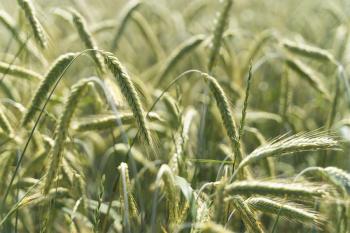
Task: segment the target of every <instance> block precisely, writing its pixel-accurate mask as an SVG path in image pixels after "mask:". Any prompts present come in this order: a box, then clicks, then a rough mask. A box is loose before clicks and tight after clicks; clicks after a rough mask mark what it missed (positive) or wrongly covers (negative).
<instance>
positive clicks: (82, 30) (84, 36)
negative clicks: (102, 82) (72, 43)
mask: <svg viewBox="0 0 350 233" xmlns="http://www.w3.org/2000/svg"><path fill="white" fill-rule="evenodd" d="M70 11H71V14H72V16H73V23H74V25H75V28H76V29H77V31H78V34H79V37H80V39H81V40H82V41H83V43H84V45H85V48H86V49H94V51H90V54H91V56H92V58H93V59H94V61H95V63H96V65H97V67H98V68H99V70H100V71H102V72H104V71H105V66H104V63H103V59H102V57H101V54H100V53H99V52H98V51H95V50H96V49H98V48H97V44H96V42H95V40H94V38H93V37H92V35H91V34H90V32H89V30H88V27H87V25H86V21H85V19H84V18H83V16H82V15H81V14H80V13H79V12H77V11H76V10H74V9H71V10H70Z"/></svg>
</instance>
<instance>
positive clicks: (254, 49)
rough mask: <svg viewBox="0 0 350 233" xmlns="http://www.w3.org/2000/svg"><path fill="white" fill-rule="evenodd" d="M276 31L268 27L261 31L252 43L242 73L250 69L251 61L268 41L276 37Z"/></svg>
mask: <svg viewBox="0 0 350 233" xmlns="http://www.w3.org/2000/svg"><path fill="white" fill-rule="evenodd" d="M275 34H276V33H275V31H274V30H271V29H267V30H264V31H262V32H261V33H259V34H258V35H257V36H256V38H255V39H254V41H253V42H252V43H251V45H250V47H249V50H248V54H247V56H246V59H245V62H244V65H243V68H242V75H245V74H246V73H247V72H248V70H249V66H250V63H251V62H252V61H253V60H254V59H255V58H256V56H257V55H258V54H259V52H260V51H261V50H262V49H263V48H264V46H265V45H266V43H267V42H269V41H270V40H272V39H273V38H275Z"/></svg>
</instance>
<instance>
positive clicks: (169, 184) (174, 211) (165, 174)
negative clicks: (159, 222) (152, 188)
mask: <svg viewBox="0 0 350 233" xmlns="http://www.w3.org/2000/svg"><path fill="white" fill-rule="evenodd" d="M162 183H163V187H164V192H165V194H166V198H167V206H168V212H169V222H170V223H171V224H173V223H176V222H177V220H178V218H179V209H180V199H179V192H178V188H177V187H176V184H175V177H174V174H173V172H172V171H171V168H170V167H169V166H168V165H165V164H163V165H162V166H161V167H160V169H159V170H158V174H157V179H156V184H157V186H159V185H161V184H162Z"/></svg>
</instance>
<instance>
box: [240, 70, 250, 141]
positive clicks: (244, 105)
mask: <svg viewBox="0 0 350 233" xmlns="http://www.w3.org/2000/svg"><path fill="white" fill-rule="evenodd" d="M251 80H252V66H250V68H249V72H248V80H247V87H246V91H245V98H244V102H243V109H242V116H241V122H240V124H239V132H238V140H240V139H241V137H242V136H243V130H244V125H245V118H246V115H247V108H248V99H249V90H250V83H251Z"/></svg>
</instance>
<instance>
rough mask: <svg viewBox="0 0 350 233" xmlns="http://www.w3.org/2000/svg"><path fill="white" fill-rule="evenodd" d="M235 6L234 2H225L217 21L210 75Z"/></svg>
mask: <svg viewBox="0 0 350 233" xmlns="http://www.w3.org/2000/svg"><path fill="white" fill-rule="evenodd" d="M232 4H233V0H225V1H224V6H223V8H222V11H221V13H220V15H219V17H218V19H217V22H216V25H215V29H214V37H213V40H212V48H211V50H210V54H209V61H208V72H209V73H210V72H211V70H212V69H213V67H214V65H215V62H216V59H217V56H218V54H219V51H220V47H221V43H222V36H223V34H224V31H225V28H226V26H227V24H228V20H229V14H230V10H231V7H232Z"/></svg>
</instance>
